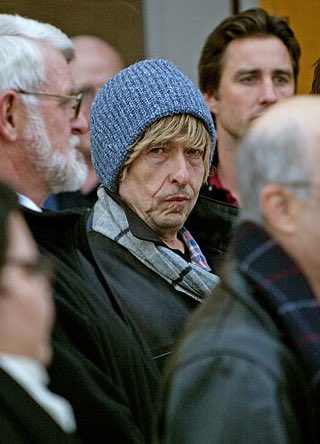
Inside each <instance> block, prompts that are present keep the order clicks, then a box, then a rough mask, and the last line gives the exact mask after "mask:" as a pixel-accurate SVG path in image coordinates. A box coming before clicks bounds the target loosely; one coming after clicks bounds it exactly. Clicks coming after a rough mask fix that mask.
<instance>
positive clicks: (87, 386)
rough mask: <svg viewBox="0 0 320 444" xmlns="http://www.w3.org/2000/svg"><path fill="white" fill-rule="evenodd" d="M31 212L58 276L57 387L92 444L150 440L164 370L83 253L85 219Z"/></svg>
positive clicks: (53, 380) (53, 367) (32, 224)
mask: <svg viewBox="0 0 320 444" xmlns="http://www.w3.org/2000/svg"><path fill="white" fill-rule="evenodd" d="M24 214H25V217H26V220H27V222H28V224H29V227H30V228H31V231H32V233H33V235H34V237H35V239H36V241H37V242H38V245H39V246H40V249H41V251H42V252H43V253H46V254H47V255H49V256H50V257H51V258H52V260H53V261H54V264H55V266H56V272H57V278H56V282H55V287H54V289H55V292H54V297H55V303H56V311H57V315H56V323H55V327H54V331H53V345H54V359H53V362H52V365H51V366H50V368H49V374H50V378H51V385H50V388H51V389H52V390H53V391H54V392H56V393H59V394H61V395H62V396H64V397H65V398H67V399H68V400H69V401H70V402H71V404H72V406H73V408H74V412H75V416H76V420H77V424H78V430H79V435H80V436H81V438H82V439H83V440H84V441H85V442H88V443H95V442H96V443H98V442H99V443H100V442H112V443H144V442H146V443H147V442H149V441H150V433H151V425H152V418H153V412H154V400H155V398H156V396H157V387H158V378H159V375H158V370H157V368H156V367H155V365H154V363H153V361H152V360H151V357H149V356H148V354H147V352H144V353H142V352H141V346H142V343H143V342H142V341H140V345H138V344H137V342H136V341H135V340H134V338H132V335H131V333H130V330H129V329H128V327H127V326H126V324H125V321H124V319H122V318H121V316H120V315H119V314H120V313H119V312H117V311H116V309H115V308H114V307H113V304H112V300H111V298H109V293H108V292H107V289H106V288H103V287H102V286H101V284H100V281H99V279H98V278H97V276H96V274H95V272H94V270H93V268H92V267H91V265H90V263H89V262H88V261H87V260H86V259H85V258H84V256H83V255H82V254H81V252H80V251H79V248H78V245H81V246H82V248H83V249H86V247H87V245H86V235H85V233H83V232H81V227H80V228H79V229H78V228H77V227H78V223H79V220H80V218H81V214H80V213H77V212H59V213H51V212H46V213H42V214H41V213H35V212H33V211H28V210H24ZM79 226H80V225H79Z"/></svg>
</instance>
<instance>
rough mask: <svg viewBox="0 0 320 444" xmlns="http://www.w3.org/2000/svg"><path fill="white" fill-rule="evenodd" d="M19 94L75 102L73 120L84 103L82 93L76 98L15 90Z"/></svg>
mask: <svg viewBox="0 0 320 444" xmlns="http://www.w3.org/2000/svg"><path fill="white" fill-rule="evenodd" d="M13 91H15V92H16V93H18V94H26V95H29V96H40V97H53V98H56V99H63V100H67V101H68V102H69V101H72V100H73V101H74V105H73V106H72V109H73V111H74V116H73V118H74V119H76V118H77V117H78V116H79V112H80V108H81V102H82V93H80V94H77V95H76V96H65V95H60V94H51V93H44V92H34V91H24V90H13Z"/></svg>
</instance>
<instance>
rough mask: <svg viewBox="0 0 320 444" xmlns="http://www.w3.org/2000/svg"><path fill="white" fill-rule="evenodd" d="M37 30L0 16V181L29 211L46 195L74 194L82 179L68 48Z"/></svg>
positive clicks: (58, 34) (52, 32)
mask: <svg viewBox="0 0 320 444" xmlns="http://www.w3.org/2000/svg"><path fill="white" fill-rule="evenodd" d="M38 28H39V26H37V25H35V22H34V21H31V20H30V21H26V20H25V19H24V18H23V17H19V16H10V15H7V14H1V16H0V38H1V41H0V59H1V60H2V62H1V66H2V68H1V72H0V88H1V95H0V107H1V109H2V110H5V114H4V122H3V128H2V131H1V136H2V137H1V138H0V148H1V149H0V177H1V179H2V180H3V181H5V182H7V183H8V184H10V185H11V186H12V187H13V188H14V189H15V190H16V191H18V192H19V194H20V195H21V201H23V202H24V203H25V202H28V206H32V207H33V208H37V207H38V208H39V207H41V206H42V204H43V202H44V200H45V199H46V197H47V196H48V195H49V194H50V193H52V192H53V193H57V192H59V191H68V190H70V191H72V190H77V189H78V188H79V187H80V186H81V185H82V184H83V182H84V181H85V180H86V175H87V167H86V163H85V161H84V157H83V155H82V154H81V153H80V152H79V150H77V144H78V143H79V136H80V135H81V134H83V133H85V132H86V131H87V130H88V125H87V122H86V119H85V117H84V115H83V114H82V113H81V112H80V105H81V96H80V95H76V94H75V88H74V83H73V80H72V76H71V72H70V67H69V62H70V61H71V60H72V59H73V57H74V48H73V44H72V42H71V41H70V39H68V38H67V36H66V35H65V34H63V33H62V31H60V30H59V29H57V28H55V27H53V26H51V25H49V24H46V25H45V27H44V28H43V29H41V28H40V30H39V29H38ZM25 36H27V37H28V36H30V38H28V39H26V38H25Z"/></svg>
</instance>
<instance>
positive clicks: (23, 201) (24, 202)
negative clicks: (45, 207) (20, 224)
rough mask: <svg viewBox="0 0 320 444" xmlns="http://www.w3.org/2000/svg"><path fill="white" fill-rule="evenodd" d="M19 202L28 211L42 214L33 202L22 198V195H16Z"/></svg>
mask: <svg viewBox="0 0 320 444" xmlns="http://www.w3.org/2000/svg"><path fill="white" fill-rule="evenodd" d="M18 197H19V202H20V204H21V205H22V206H23V207H26V208H29V210H33V211H38V213H41V212H42V209H41V208H40V207H38V205H37V204H35V203H34V202H33V200H31V199H29V197H27V196H24V195H23V194H20V193H18Z"/></svg>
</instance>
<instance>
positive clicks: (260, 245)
mask: <svg viewBox="0 0 320 444" xmlns="http://www.w3.org/2000/svg"><path fill="white" fill-rule="evenodd" d="M319 120H320V98H318V97H316V96H296V97H291V98H288V99H285V100H283V101H281V102H280V103H277V104H275V105H274V106H273V107H271V108H270V109H268V110H267V111H266V112H265V113H264V114H263V116H261V118H260V119H258V120H256V121H255V122H253V123H252V124H250V126H249V129H248V130H247V132H246V133H245V135H244V136H243V139H242V141H241V142H240V145H239V149H238V153H237V160H236V171H237V178H238V186H239V188H238V189H239V196H240V200H241V209H240V223H239V226H238V227H237V228H236V230H235V233H234V237H233V239H232V242H231V244H230V250H229V252H228V255H227V257H226V260H225V262H224V264H223V267H222V272H221V281H220V283H219V284H218V285H217V286H216V287H215V289H214V290H213V291H212V293H211V294H210V296H209V297H208V298H207V300H206V301H205V302H204V304H203V305H202V306H201V307H200V309H199V310H198V311H197V313H195V315H194V317H193V318H192V319H191V320H190V323H189V324H188V325H187V327H186V329H185V331H184V333H183V335H182V338H181V342H180V344H179V345H178V347H177V348H176V350H175V354H174V355H173V356H172V360H171V361H170V363H169V365H168V368H167V373H166V376H165V382H164V386H163V390H162V393H163V399H162V408H161V416H160V419H159V424H158V440H157V441H155V442H161V443H163V444H171V443H172V444H180V443H181V444H211V443H212V444H213V443H219V444H233V443H236V444H247V443H265V444H292V443H295V444H317V443H318V442H319V436H320V423H319V416H320V322H319V317H320V274H319V268H320V255H319V249H320V230H319V218H320V186H319V184H320V171H319V162H320V145H319V140H320V126H319ZM248 165H250V168H248ZM244 169H246V174H243V170H244Z"/></svg>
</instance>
